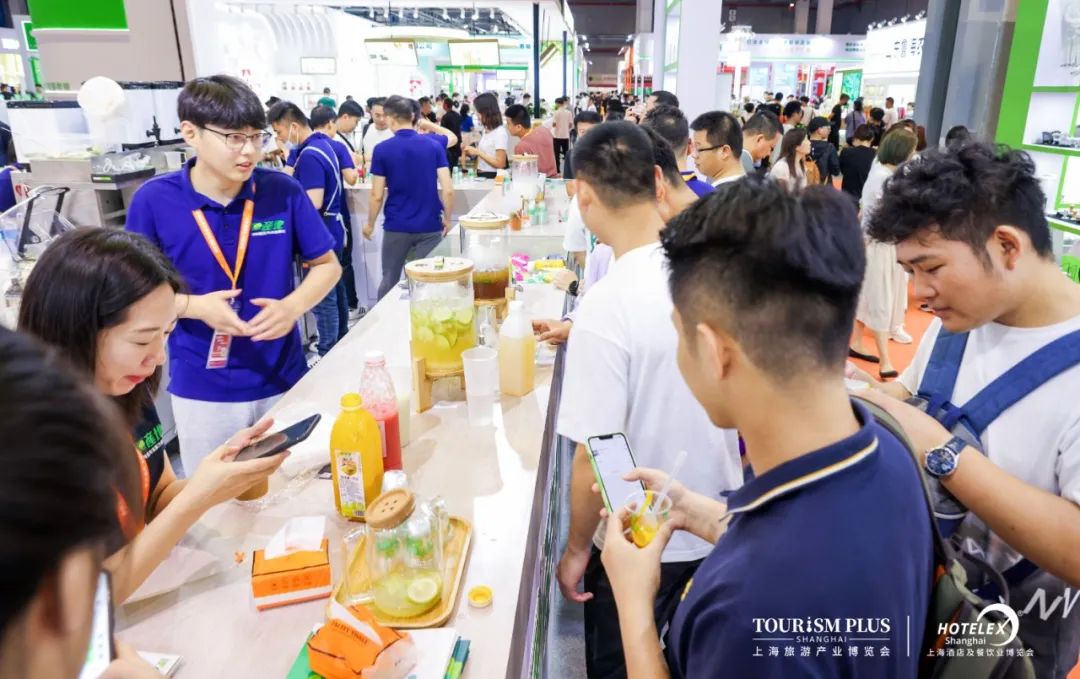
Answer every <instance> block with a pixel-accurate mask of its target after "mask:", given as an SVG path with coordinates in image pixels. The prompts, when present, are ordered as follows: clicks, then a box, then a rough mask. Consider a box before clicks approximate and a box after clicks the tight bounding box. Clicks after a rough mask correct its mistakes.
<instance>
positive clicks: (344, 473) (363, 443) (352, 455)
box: [330, 393, 383, 521]
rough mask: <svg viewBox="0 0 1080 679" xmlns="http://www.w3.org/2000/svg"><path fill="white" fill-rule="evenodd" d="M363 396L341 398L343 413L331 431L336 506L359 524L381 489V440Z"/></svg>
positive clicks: (331, 465)
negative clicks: (369, 504) (365, 408)
mask: <svg viewBox="0 0 1080 679" xmlns="http://www.w3.org/2000/svg"><path fill="white" fill-rule="evenodd" d="M363 403H364V402H363V400H362V399H361V398H360V394H356V393H349V394H345V395H344V396H342V397H341V414H340V415H338V418H337V420H336V421H335V422H334V428H333V429H332V430H331V432H330V470H331V473H332V475H333V480H334V506H335V507H336V508H337V510H338V513H339V514H341V515H342V516H344V517H345V518H346V519H350V520H353V521H360V520H363V518H364V511H365V510H366V509H367V505H368V503H370V502H371V501H372V500H374V499H375V498H376V497H378V496H379V493H380V492H381V490H382V477H383V465H382V462H383V455H382V437H381V436H380V435H379V425H378V424H377V423H376V422H375V418H374V417H373V416H372V415H371V413H369V412H368V411H366V410H364V408H363Z"/></svg>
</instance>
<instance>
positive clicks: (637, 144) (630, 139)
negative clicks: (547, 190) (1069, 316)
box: [573, 120, 656, 208]
mask: <svg viewBox="0 0 1080 679" xmlns="http://www.w3.org/2000/svg"><path fill="white" fill-rule="evenodd" d="M653 162H654V160H653V148H652V143H650V141H649V136H648V135H647V134H646V133H645V132H644V131H643V130H641V129H640V128H639V127H638V126H637V125H635V124H633V123H630V122H627V121H625V120H619V121H614V122H607V123H601V124H600V125H597V126H596V127H595V128H593V129H592V130H591V131H590V132H589V133H588V134H587V135H584V136H582V137H579V138H578V142H577V144H575V145H574V155H573V166H574V175H575V177H576V178H577V179H579V180H581V181H584V182H585V183H586V184H588V185H589V186H590V187H592V189H593V190H595V191H596V193H597V195H599V196H600V200H602V201H603V202H604V204H605V205H607V206H608V207H613V208H620V207H624V206H627V205H633V204H637V203H641V202H644V201H654V200H655V199H656V173H655V171H654V170H653Z"/></svg>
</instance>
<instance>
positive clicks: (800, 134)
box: [769, 127, 810, 191]
mask: <svg viewBox="0 0 1080 679" xmlns="http://www.w3.org/2000/svg"><path fill="white" fill-rule="evenodd" d="M808 155H810V137H809V135H807V133H806V128H805V127H796V128H794V129H791V130H788V131H787V132H785V133H784V139H783V141H781V142H780V158H779V159H778V160H777V161H776V163H775V164H774V165H773V167H772V170H770V171H769V175H771V176H772V178H773V179H775V180H776V181H778V182H783V183H784V184H787V186H788V188H789V189H791V190H792V191H802V190H803V188H804V187H805V186H806V157H807V156H808Z"/></svg>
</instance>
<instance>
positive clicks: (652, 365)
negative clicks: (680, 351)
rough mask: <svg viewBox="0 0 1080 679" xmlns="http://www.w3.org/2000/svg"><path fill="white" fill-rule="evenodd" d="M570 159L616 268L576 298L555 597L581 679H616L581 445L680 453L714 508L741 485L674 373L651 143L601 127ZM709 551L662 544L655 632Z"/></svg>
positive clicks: (563, 425) (612, 629)
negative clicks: (579, 635) (614, 441)
mask: <svg viewBox="0 0 1080 679" xmlns="http://www.w3.org/2000/svg"><path fill="white" fill-rule="evenodd" d="M574 160H575V168H576V171H577V179H578V202H579V206H580V209H581V215H582V217H583V219H584V220H585V224H586V226H588V227H589V230H590V231H592V232H594V233H595V234H596V236H597V237H598V238H599V239H600V240H601V241H603V242H604V243H607V244H608V245H610V246H611V248H612V250H613V254H614V256H615V261H614V262H612V264H611V267H610V268H609V270H608V273H607V275H606V276H605V277H604V278H603V279H601V280H600V281H598V282H597V283H596V285H595V286H594V287H593V288H592V289H591V290H590V291H589V294H588V295H586V296H585V297H584V298H583V299H582V300H581V304H580V306H579V307H578V310H577V313H576V317H575V322H574V331H573V333H571V337H570V341H569V347H568V354H567V364H566V373H565V378H564V382H563V397H562V403H561V405H560V408H559V418H558V426H557V429H558V433H559V434H560V435H562V436H565V437H567V438H569V439H571V440H572V441H574V442H575V443H576V444H577V449H576V451H575V454H574V461H573V469H572V472H571V490H570V494H571V512H570V535H569V538H568V544H567V548H566V552H565V554H564V555H563V557H562V560H561V561H560V562H559V567H558V572H557V575H558V581H559V586H560V588H561V589H562V592H563V594H564V596H566V597H567V598H568V599H569V600H570V601H573V602H577V603H584V604H585V645H586V663H587V671H588V674H589V676H590V677H620V676H624V675H625V671H626V669H625V662H624V659H623V651H622V642H621V639H620V631H619V625H618V615H617V611H616V607H615V599H614V595H613V593H612V590H611V586H610V583H608V581H607V577H606V575H605V574H604V569H603V565H602V564H601V563H600V552H599V550H598V549H597V547H599V546H600V544H599V541H598V540H597V539H596V538H594V533H595V532H596V529H597V527H598V524H599V510H600V507H601V504H600V500H599V498H598V497H597V496H595V495H593V493H592V492H591V486H592V484H593V483H594V477H593V471H592V467H591V465H590V463H589V459H588V456H587V453H586V450H585V443H586V441H587V440H588V439H589V437H591V436H597V435H603V434H611V433H617V432H618V433H624V434H625V435H626V438H627V440H628V441H629V444H630V447H631V449H632V450H633V452H634V456H635V460H636V461H637V463H638V464H639V465H642V466H647V467H656V468H660V469H670V467H671V465H672V463H673V462H674V460H675V457H676V455H677V454H678V452H679V451H680V450H686V451H687V452H688V453H689V456H688V458H687V463H686V467H684V469H683V472H682V473H681V474H680V478H682V479H683V480H685V482H686V483H687V484H688V485H689V486H691V487H693V488H695V489H696V490H697V492H700V493H702V494H703V495H706V496H709V497H712V498H719V497H720V496H721V493H723V492H724V491H730V490H733V489H735V488H737V487H738V486H740V485H741V484H742V467H741V465H740V462H739V452H738V443H737V440H736V435H735V432H734V431H731V430H722V429H718V428H717V427H715V426H714V425H713V424H712V423H711V422H710V421H709V418H708V415H707V414H706V413H705V410H704V409H703V408H702V407H701V404H699V403H698V402H697V401H696V400H694V397H693V394H692V393H691V392H690V390H689V388H688V387H687V386H686V383H685V382H684V381H683V379H682V377H681V376H680V374H679V369H678V366H677V364H676V360H675V355H676V348H677V346H678V336H677V334H676V332H675V328H674V326H672V325H671V321H670V316H671V312H672V308H673V307H672V302H671V295H670V292H669V290H668V286H667V271H666V268H665V264H664V255H663V253H662V251H661V248H660V242H659V234H660V231H661V229H663V228H664V220H663V218H662V217H661V215H660V212H659V210H658V208H657V197H658V194H659V189H658V186H660V185H661V182H662V179H661V176H660V170H659V168H657V167H656V166H655V165H654V158H653V148H652V143H651V142H650V139H649V137H648V136H647V134H646V133H645V132H644V131H643V130H641V129H639V128H638V127H637V126H636V125H633V124H632V123H628V122H614V123H605V124H603V125H600V126H598V127H597V128H595V129H594V130H592V131H591V132H589V134H588V135H587V136H586V137H584V138H582V139H581V140H579V141H578V146H577V148H576V149H575V151H574ZM594 545H596V546H594ZM709 551H710V545H709V543H707V542H705V541H704V540H701V539H699V538H696V537H693V536H690V535H679V536H676V537H674V538H673V539H672V541H671V542H670V543H669V544H668V546H667V548H666V549H665V551H664V554H663V557H662V559H661V560H662V561H663V566H662V569H661V570H662V575H661V583H660V587H659V591H658V593H657V596H656V600H655V606H654V613H655V616H656V620H657V629H663V626H664V622H665V621H667V620H668V619H670V616H671V614H672V612H673V611H674V608H675V606H676V605H677V604H678V600H679V596H680V595H681V593H682V591H683V589H684V588H685V585H686V583H687V582H688V581H689V579H690V578H691V577H692V576H693V573H694V569H696V568H697V565H698V564H699V563H700V561H701V560H702V559H703V558H704V557H705V556H706V555H707V554H708V553H709ZM582 580H584V582H585V587H584V591H581V592H579V591H578V589H577V588H578V585H579V583H581V582H582Z"/></svg>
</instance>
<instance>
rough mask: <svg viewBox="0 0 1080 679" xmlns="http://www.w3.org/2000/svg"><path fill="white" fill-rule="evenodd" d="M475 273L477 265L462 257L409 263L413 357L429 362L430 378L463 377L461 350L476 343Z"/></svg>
mask: <svg viewBox="0 0 1080 679" xmlns="http://www.w3.org/2000/svg"><path fill="white" fill-rule="evenodd" d="M472 272H473V263H472V262H471V261H469V260H467V259H462V258H458V257H430V258H428V259H418V260H416V261H414V262H410V263H409V264H407V265H405V275H406V276H407V277H408V279H409V319H410V324H411V329H412V344H411V346H412V356H413V358H414V359H416V358H420V359H423V360H424V362H425V375H426V377H427V378H439V377H449V376H452V375H461V374H462V373H463V364H462V362H461V352H463V351H465V350H466V349H471V348H473V347H475V346H476V313H475V309H474V307H473V279H472Z"/></svg>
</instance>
